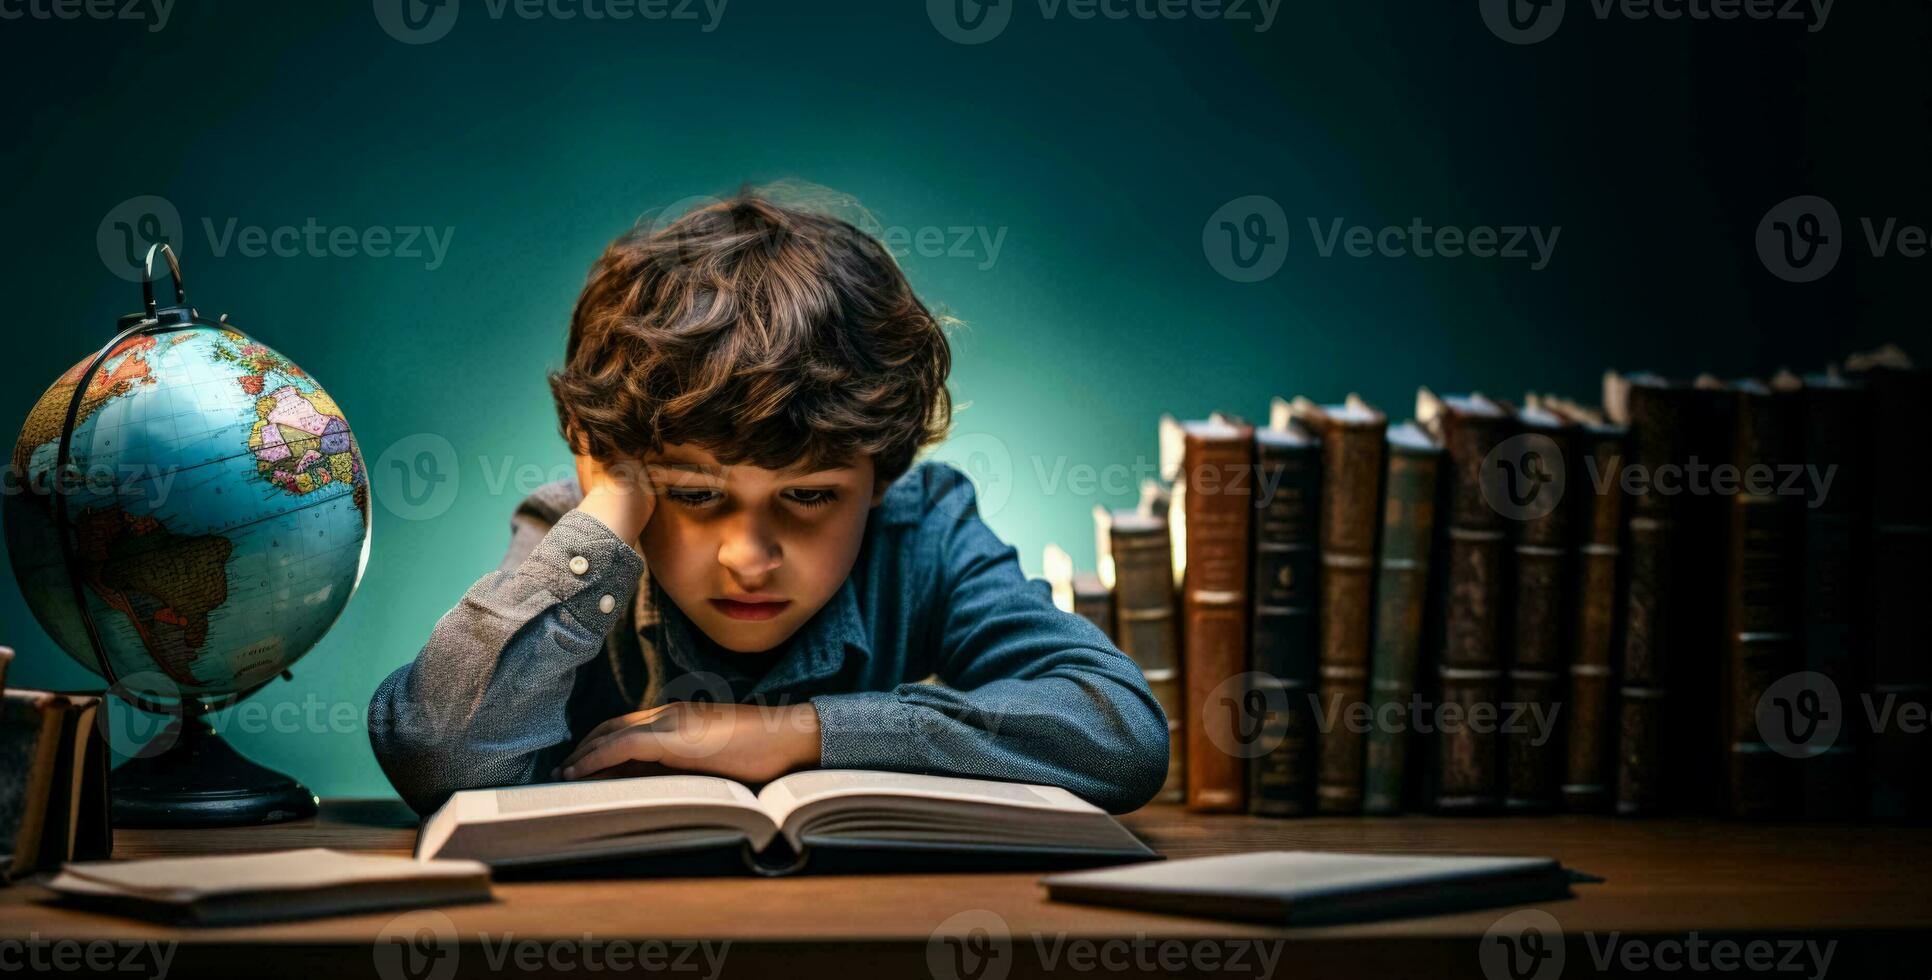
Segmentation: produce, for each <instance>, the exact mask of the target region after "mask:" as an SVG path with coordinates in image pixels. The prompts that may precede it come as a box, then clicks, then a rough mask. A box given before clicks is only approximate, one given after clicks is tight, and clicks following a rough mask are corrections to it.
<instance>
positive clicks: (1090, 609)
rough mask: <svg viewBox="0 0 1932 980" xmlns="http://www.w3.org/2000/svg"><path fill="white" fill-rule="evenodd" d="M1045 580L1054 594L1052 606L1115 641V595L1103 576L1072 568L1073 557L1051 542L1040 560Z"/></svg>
mask: <svg viewBox="0 0 1932 980" xmlns="http://www.w3.org/2000/svg"><path fill="white" fill-rule="evenodd" d="M1041 566H1042V568H1043V570H1044V576H1043V577H1044V578H1045V579H1046V582H1047V587H1048V588H1049V589H1050V590H1051V592H1052V595H1053V604H1054V605H1055V606H1057V607H1058V608H1059V609H1060V610H1061V611H1063V612H1070V613H1073V614H1074V615H1076V616H1079V617H1080V618H1081V619H1084V620H1086V621H1087V622H1089V623H1092V624H1093V625H1094V626H1096V627H1098V628H1099V629H1100V632H1102V633H1105V634H1107V639H1108V640H1109V641H1112V640H1113V638H1114V593H1113V589H1111V588H1110V587H1109V586H1108V585H1107V583H1106V582H1104V581H1103V580H1102V579H1101V577H1100V575H1098V574H1097V573H1094V572H1080V571H1075V570H1074V568H1073V556H1072V555H1069V554H1067V551H1066V549H1065V548H1062V547H1060V546H1059V545H1058V544H1052V543H1049V544H1048V545H1047V546H1046V551H1045V553H1044V554H1043V555H1042V558H1041Z"/></svg>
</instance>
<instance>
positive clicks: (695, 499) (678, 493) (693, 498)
mask: <svg viewBox="0 0 1932 980" xmlns="http://www.w3.org/2000/svg"><path fill="white" fill-rule="evenodd" d="M664 495H665V496H666V497H669V498H671V499H672V500H674V501H676V502H677V503H680V504H683V505H684V506H686V507H703V506H704V505H706V504H709V503H712V502H713V501H716V500H717V499H718V498H719V497H722V496H724V495H723V494H721V493H719V492H718V491H716V490H671V489H667V490H665V491H664Z"/></svg>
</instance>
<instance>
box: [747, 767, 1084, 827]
mask: <svg viewBox="0 0 1932 980" xmlns="http://www.w3.org/2000/svg"><path fill="white" fill-rule="evenodd" d="M858 796H906V797H916V798H920V799H928V800H942V801H943V800H957V801H960V802H967V803H992V804H998V805H1003V806H1013V807H1022V808H1026V809H1034V810H1059V811H1066V812H1071V813H1100V812H1102V811H1101V810H1100V809H1099V808H1098V807H1096V806H1094V805H1093V804H1091V803H1088V802H1087V801H1085V800H1082V799H1081V798H1079V797H1077V796H1075V795H1073V794H1072V793H1069V792H1067V791H1066V790H1064V789H1061V788H1060V787H1058V786H1036V785H1033V784H1031V783H1003V782H999V781H997V780H992V779H967V778H964V777H959V776H927V775H920V774H915V773H901V772H875V771H872V770H868V769H815V770H808V771H806V772H795V773H792V774H791V775H789V776H786V777H785V778H783V779H778V780H774V781H772V782H771V783H770V784H769V785H767V786H766V787H765V788H764V789H763V790H762V791H761V792H759V794H758V804H759V805H760V806H762V807H763V808H764V810H765V813H766V814H767V815H768V816H770V817H771V820H772V823H775V824H777V825H779V826H781V827H782V826H784V825H785V820H786V818H787V817H789V816H791V813H792V811H794V810H796V809H798V808H799V807H801V806H804V805H806V804H808V803H816V802H819V801H822V800H829V799H835V798H838V797H858Z"/></svg>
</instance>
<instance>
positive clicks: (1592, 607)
mask: <svg viewBox="0 0 1932 980" xmlns="http://www.w3.org/2000/svg"><path fill="white" fill-rule="evenodd" d="M1577 455H1578V457H1579V458H1578V459H1577V463H1576V465H1572V467H1571V474H1570V477H1569V484H1568V492H1569V493H1570V494H1574V495H1576V497H1577V512H1576V514H1575V515H1574V516H1575V520H1576V523H1577V524H1578V526H1579V528H1580V529H1581V535H1582V539H1583V543H1582V546H1581V548H1580V552H1581V553H1580V555H1579V556H1578V561H1577V575H1576V588H1575V589H1574V590H1573V591H1572V592H1571V595H1570V610H1571V622H1572V623H1573V624H1574V626H1575V633H1574V637H1575V638H1574V639H1573V640H1572V649H1573V650H1574V651H1575V659H1574V660H1572V661H1571V663H1570V697H1569V708H1570V713H1569V718H1568V720H1567V730H1566V735H1567V738H1566V743H1565V744H1566V753H1565V755H1566V766H1565V771H1564V775H1563V805H1564V807H1565V808H1567V809H1570V810H1574V811H1577V812H1580V813H1598V812H1602V811H1604V810H1608V809H1609V808H1610V795H1611V794H1610V785H1611V782H1612V780H1613V778H1614V775H1615V772H1616V770H1615V768H1614V766H1613V763H1612V756H1613V754H1614V753H1613V750H1612V746H1613V745H1614V744H1615V738H1614V732H1613V731H1612V717H1613V712H1612V704H1613V700H1612V697H1611V695H1612V688H1613V685H1614V684H1615V682H1616V678H1615V668H1614V665H1615V657H1614V653H1615V650H1616V644H1617V643H1618V642H1619V641H1620V640H1621V639H1622V635H1621V632H1620V631H1621V628H1622V624H1621V621H1620V617H1619V615H1618V611H1619V609H1620V608H1621V607H1620V605H1619V601H1620V600H1621V599H1622V598H1623V591H1622V585H1623V583H1622V576H1621V571H1622V564H1623V563H1622V548H1621V547H1620V545H1619V542H1620V541H1621V540H1622V533H1623V511H1624V500H1623V482H1622V475H1623V460H1624V430H1623V429H1622V428H1621V427H1612V426H1589V427H1586V428H1585V429H1584V430H1583V431H1582V432H1581V433H1580V435H1579V452H1578V454H1577Z"/></svg>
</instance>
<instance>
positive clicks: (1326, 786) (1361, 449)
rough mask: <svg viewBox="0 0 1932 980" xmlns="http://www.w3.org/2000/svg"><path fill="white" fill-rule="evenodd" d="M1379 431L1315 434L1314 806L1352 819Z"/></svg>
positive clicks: (1334, 428)
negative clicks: (1317, 678) (1318, 447)
mask: <svg viewBox="0 0 1932 980" xmlns="http://www.w3.org/2000/svg"><path fill="white" fill-rule="evenodd" d="M1385 434H1386V429H1385V427H1384V426H1383V425H1380V424H1375V425H1359V424H1357V425H1351V424H1342V423H1331V424H1329V425H1327V426H1326V427H1325V429H1324V431H1323V432H1322V476H1323V485H1322V490H1323V495H1322V527H1321V540H1322V548H1321V556H1322V575H1321V579H1322V581H1321V592H1322V604H1321V642H1322V646H1321V682H1320V690H1319V696H1320V699H1321V705H1320V712H1321V716H1322V719H1323V722H1324V724H1323V726H1322V731H1321V736H1320V743H1321V766H1320V775H1319V777H1318V781H1317V784H1316V788H1315V807H1316V809H1317V810H1319V811H1320V812H1322V813H1359V812H1361V809H1362V770H1363V753H1364V742H1365V733H1364V732H1362V731H1361V730H1359V729H1358V728H1357V727H1356V726H1354V725H1351V724H1349V723H1348V721H1347V719H1348V718H1349V717H1350V715H1351V714H1353V713H1355V712H1357V711H1359V710H1361V709H1358V708H1357V707H1356V705H1361V706H1363V707H1366V706H1367V704H1368V665H1369V631H1370V629H1371V627H1372V625H1373V624H1372V622H1371V618H1372V616H1373V610H1372V609H1371V608H1370V602H1371V599H1372V593H1371V591H1370V590H1371V589H1372V588H1373V586H1374V581H1375V535H1376V530H1377V527H1378V525H1379V524H1380V523H1381V522H1380V517H1381V515H1380V513H1379V511H1380V504H1381V499H1382V492H1381V488H1382V456H1383V441H1384V438H1385Z"/></svg>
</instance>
